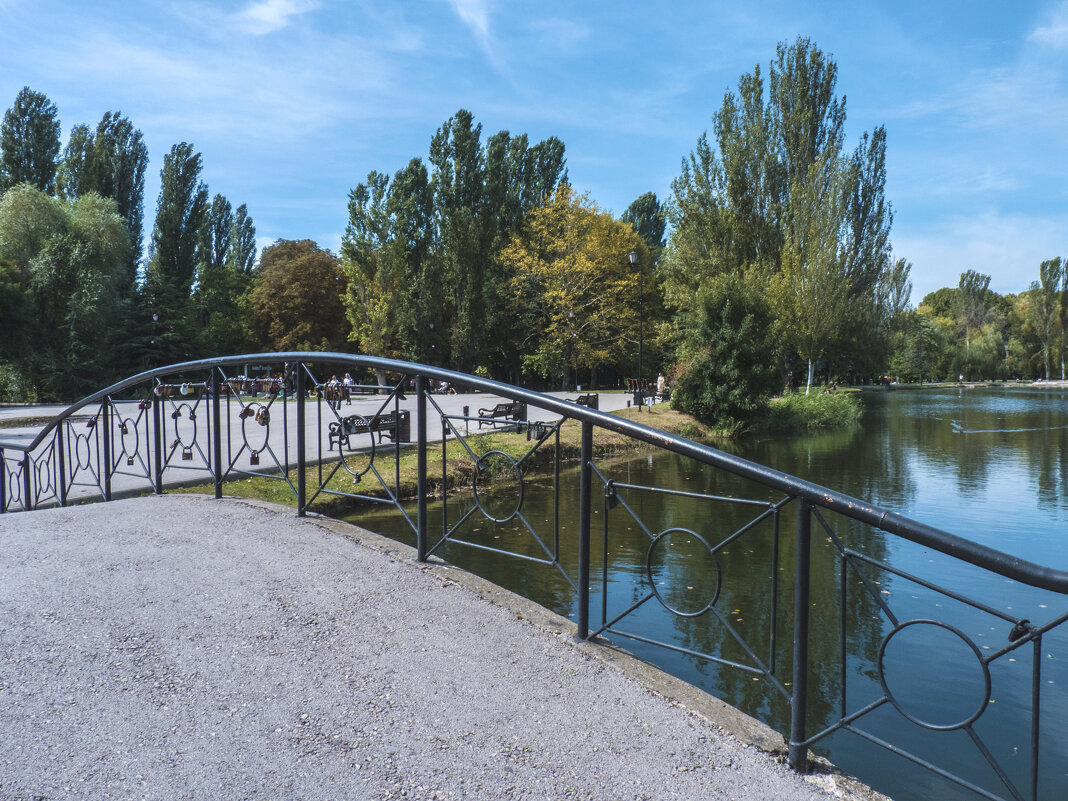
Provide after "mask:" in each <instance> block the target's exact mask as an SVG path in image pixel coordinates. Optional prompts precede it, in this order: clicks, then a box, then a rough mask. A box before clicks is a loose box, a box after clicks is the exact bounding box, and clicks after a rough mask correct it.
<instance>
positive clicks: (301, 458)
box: [295, 362, 308, 517]
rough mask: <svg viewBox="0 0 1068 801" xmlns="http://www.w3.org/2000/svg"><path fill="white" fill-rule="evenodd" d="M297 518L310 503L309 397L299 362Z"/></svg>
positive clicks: (303, 514) (305, 513)
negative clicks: (306, 424)
mask: <svg viewBox="0 0 1068 801" xmlns="http://www.w3.org/2000/svg"><path fill="white" fill-rule="evenodd" d="M295 369H296V371H297V517H305V516H306V515H307V509H305V506H306V505H307V503H308V486H307V483H306V476H305V473H306V472H307V467H308V457H307V455H306V454H305V450H306V448H305V446H306V445H307V435H306V434H305V432H304V400H305V398H306V397H307V395H308V391H307V388H306V387H305V384H304V378H305V374H306V373H305V369H304V362H297V366H296V368H295Z"/></svg>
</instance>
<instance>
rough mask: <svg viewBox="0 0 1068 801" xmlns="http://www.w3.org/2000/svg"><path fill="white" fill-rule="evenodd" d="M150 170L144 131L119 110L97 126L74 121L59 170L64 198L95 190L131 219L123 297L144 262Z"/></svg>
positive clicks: (110, 113)
mask: <svg viewBox="0 0 1068 801" xmlns="http://www.w3.org/2000/svg"><path fill="white" fill-rule="evenodd" d="M147 169H148V149H147V148H146V147H145V144H144V139H143V137H142V135H141V132H140V131H139V130H137V129H135V128H134V127H133V124H132V123H131V122H130V120H129V119H127V118H126V117H123V116H122V115H121V114H120V113H119V112H117V111H109V112H107V113H106V114H104V116H103V118H102V119H101V120H100V122H99V123H98V124H97V126H96V130H95V131H93V130H90V128H89V127H88V126H87V125H75V126H74V128H73V129H72V130H71V134H70V138H69V139H68V140H67V147H66V149H65V150H64V152H63V159H62V160H61V162H60V164H59V169H58V173H57V179H56V189H57V192H58V194H59V195H60V197H62V198H65V199H66V200H71V201H73V200H75V199H77V198H78V197H81V196H82V195H84V194H86V193H88V192H96V193H97V194H99V195H101V196H102V197H107V198H111V199H112V200H114V201H115V203H116V207H117V208H118V212H119V214H120V215H121V216H122V217H123V219H124V220H125V221H126V231H127V233H128V238H129V241H130V253H129V255H128V257H127V259H126V276H125V279H124V281H123V294H124V296H127V295H129V294H130V293H131V292H132V291H133V289H134V286H135V283H136V280H137V273H138V268H139V267H140V263H141V248H142V243H143V241H144V239H143V230H142V229H143V227H144V216H145V215H144V194H145V171H146V170H147Z"/></svg>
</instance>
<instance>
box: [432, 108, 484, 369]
mask: <svg viewBox="0 0 1068 801" xmlns="http://www.w3.org/2000/svg"><path fill="white" fill-rule="evenodd" d="M481 135H482V125H481V124H478V125H476V124H475V123H474V118H473V116H472V114H471V112H469V111H466V110H464V109H461V110H460V111H458V112H456V114H455V115H454V116H453V117H451V118H450V119H448V120H447V121H446V122H445V124H444V125H442V126H441V128H439V129H438V131H437V133H435V134H434V136H433V138H432V139H431V140H430V162H431V164H433V165H434V167H435V168H436V169H435V172H434V178H433V182H434V200H435V210H436V215H437V220H438V225H439V226H440V237H441V247H442V257H443V259H444V264H445V272H446V276H447V278H448V283H449V285H450V286H451V287H452V290H453V297H452V307H453V309H454V314H455V317H454V319H453V322H452V330H451V332H450V333H451V342H450V348H451V353H452V363H453V364H454V365H455V366H456V367H458V368H459V369H461V370H468V371H470V370H471V369H472V368H473V366H474V365H475V364H478V363H480V361H481V358H482V355H483V353H484V352H485V351H486V349H487V348H488V336H487V334H488V327H487V313H486V309H487V303H486V289H487V283H486V274H487V268H488V265H487V262H488V261H489V248H490V243H491V233H490V230H489V228H488V224H487V219H486V215H485V154H484V152H483V150H482V147H481V143H480V141H479V140H480V138H481Z"/></svg>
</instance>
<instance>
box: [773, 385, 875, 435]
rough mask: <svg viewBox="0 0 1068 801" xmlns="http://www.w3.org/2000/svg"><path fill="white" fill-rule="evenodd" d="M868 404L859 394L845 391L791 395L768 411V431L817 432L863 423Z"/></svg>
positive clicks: (778, 400)
mask: <svg viewBox="0 0 1068 801" xmlns="http://www.w3.org/2000/svg"><path fill="white" fill-rule="evenodd" d="M863 414H864V405H863V403H862V402H861V400H860V398H859V397H858V393H856V392H849V391H841V392H838V393H837V394H834V395H829V394H826V393H824V392H812V393H810V394H808V395H806V394H804V393H803V392H789V393H787V394H785V395H783V396H781V397H778V398H772V400H771V405H770V407H769V410H768V419H767V424H766V430H767V431H770V432H772V433H792V432H796V431H805V430H813V429H826V428H847V427H849V426H853V425H856V424H857V423H859V422H860V418H861V417H862V416H863Z"/></svg>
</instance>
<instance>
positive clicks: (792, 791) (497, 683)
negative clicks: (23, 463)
mask: <svg viewBox="0 0 1068 801" xmlns="http://www.w3.org/2000/svg"><path fill="white" fill-rule="evenodd" d="M342 528H344V527H340V528H339V524H337V523H336V522H333V521H331V522H329V523H327V522H326V521H320V520H317V519H315V518H306V519H299V518H297V517H296V516H295V515H294V514H293V512H292V511H285V510H281V509H280V508H265V507H263V506H262V505H257V504H250V503H247V502H242V501H237V500H230V499H226V500H222V501H216V500H213V499H210V498H204V497H197V496H163V497H151V498H138V499H132V500H124V501H115V502H112V503H108V504H104V503H98V504H94V505H90V506H82V507H77V508H66V509H53V510H44V511H37V512H31V513H20V514H6V515H0V571H2V573H0V575H2V576H3V580H2V581H0V799H3V800H4V801H7V800H8V799H49V800H51V799H68V798H85V799H113V798H115V799H141V798H145V799H185V798H196V799H216V798H217V799H291V798H299V799H394V798H405V799H442V798H446V799H452V798H470V799H570V798H575V799H672V798H678V799H703V798H707V799H782V800H783V801H789V800H790V799H817V798H823V799H826V798H828V797H829V796H828V795H826V794H825V793H824V792H823V791H822V790H820V789H819V788H817V787H816V786H814V785H813V784H810V783H808V782H806V781H805V780H804V779H803V778H801V777H799V776H797V775H795V774H793V773H792V772H791V771H790V770H789V769H787V768H786V767H785V766H783V765H780V764H778V763H777V762H776V761H775V760H774V759H773V758H771V757H770V756H768V755H767V754H765V753H763V752H761V751H759V750H757V749H755V748H753V747H751V746H748V745H744V744H742V743H741V742H739V741H737V740H736V739H734V738H733V737H731V736H730V735H729V734H726V733H724V732H723V731H722V730H720V729H718V728H716V727H715V726H712V725H710V724H709V723H708V722H707V721H706V720H704V719H703V718H701V717H699V716H696V715H694V714H691V713H690V712H688V711H687V710H686V709H684V708H681V707H680V706H679V705H677V704H674V703H672V702H670V701H669V700H667V699H665V698H663V697H661V696H660V695H658V694H656V693H654V692H652V691H650V690H649V689H648V688H647V687H646V686H644V685H643V684H642V683H640V682H639V681H637V680H635V679H633V678H631V677H629V676H627V675H624V673H622V672H620V671H619V670H617V669H614V668H613V667H612V666H611V665H610V664H606V663H605V662H603V661H601V660H598V659H592V658H590V656H588V655H587V654H585V653H583V651H582V648H581V647H579V646H577V645H575V644H574V643H573V642H572V640H571V638H570V636H569V634H568V633H566V632H565V631H564V630H562V629H561V630H558V631H553V630H552V628H551V627H545V626H541V625H535V624H534V623H531V622H529V621H527V620H524V619H522V618H521V617H518V616H517V615H516V614H515V613H514V612H513V611H510V610H509V609H507V608H503V607H501V606H498V605H495V604H493V603H490V602H489V601H487V600H485V599H483V598H482V597H479V596H478V595H477V594H475V593H474V592H471V591H469V590H467V589H465V588H464V587H462V586H461V585H460V583H458V582H454V581H450V580H448V578H447V572H448V571H443V570H442V569H441V568H440V567H439V568H436V569H433V570H431V569H428V568H427V567H425V566H422V565H419V564H417V563H415V562H414V561H413V560H412V559H411V556H410V554H411V551H410V550H409V549H407V548H405V547H404V546H401V545H397V546H396V550H391V549H388V548H384V547H381V546H380V547H377V548H373V547H367V546H365V545H363V544H360V542H358V541H357V540H358V539H359V535H358V532H359V530H358V529H352V531H353V532H354V533H356V538H355V539H353V538H349V537H346V536H341V535H340V534H339V531H341V530H342ZM586 647H588V646H586Z"/></svg>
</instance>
